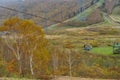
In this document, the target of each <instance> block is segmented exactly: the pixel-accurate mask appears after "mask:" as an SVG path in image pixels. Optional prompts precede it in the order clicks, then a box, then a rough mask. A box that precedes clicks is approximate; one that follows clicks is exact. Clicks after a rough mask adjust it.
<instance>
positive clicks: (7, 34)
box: [0, 17, 49, 77]
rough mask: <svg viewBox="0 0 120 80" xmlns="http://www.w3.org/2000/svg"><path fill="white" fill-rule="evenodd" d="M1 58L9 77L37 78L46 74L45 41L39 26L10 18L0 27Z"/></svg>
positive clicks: (46, 52)
mask: <svg viewBox="0 0 120 80" xmlns="http://www.w3.org/2000/svg"><path fill="white" fill-rule="evenodd" d="M0 31H1V34H2V35H1V41H0V42H1V46H0V47H1V48H0V50H1V56H2V58H4V59H3V60H4V62H5V65H6V71H7V74H8V76H9V75H11V74H12V75H19V76H21V77H24V76H32V77H37V76H39V75H40V73H42V74H47V73H48V72H49V71H48V69H47V68H48V67H47V65H48V61H49V54H48V51H47V50H46V47H47V40H46V39H45V38H44V33H43V31H42V29H41V27H40V26H38V25H35V24H34V23H33V22H32V21H30V20H21V19H19V18H16V17H14V18H11V19H8V20H6V21H5V22H4V23H3V25H2V26H1V27H0Z"/></svg>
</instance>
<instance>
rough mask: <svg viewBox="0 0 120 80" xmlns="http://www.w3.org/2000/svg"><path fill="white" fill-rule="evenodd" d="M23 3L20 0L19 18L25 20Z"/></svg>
mask: <svg viewBox="0 0 120 80" xmlns="http://www.w3.org/2000/svg"><path fill="white" fill-rule="evenodd" d="M23 1H24V0H18V11H19V12H18V17H19V18H21V19H24V16H23V13H21V12H23V5H22V3H23Z"/></svg>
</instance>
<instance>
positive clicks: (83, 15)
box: [66, 0, 104, 22]
mask: <svg viewBox="0 0 120 80" xmlns="http://www.w3.org/2000/svg"><path fill="white" fill-rule="evenodd" d="M103 2H104V0H100V1H99V2H98V3H96V4H94V5H93V6H91V7H90V8H88V9H86V10H85V11H84V12H82V13H80V14H79V15H77V16H75V17H73V18H71V19H69V20H67V21H74V20H75V21H77V20H80V19H81V18H84V17H86V16H88V15H89V14H90V13H91V12H92V11H94V10H95V9H96V8H98V7H100V6H101V5H102V3H103ZM67 21H66V22H67Z"/></svg>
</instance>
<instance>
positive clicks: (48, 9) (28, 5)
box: [0, 0, 91, 25]
mask: <svg viewBox="0 0 120 80" xmlns="http://www.w3.org/2000/svg"><path fill="white" fill-rule="evenodd" d="M90 1H91V0H84V4H86V3H89V2H90ZM3 3H4V4H2V5H3V6H7V7H10V8H13V9H18V8H17V7H18V2H17V0H12V2H10V0H8V1H4V0H3ZM5 3H6V4H5ZM7 3H9V4H7ZM22 5H23V11H24V12H27V13H31V14H34V15H38V16H40V17H45V18H48V19H51V18H52V20H57V21H64V20H66V19H68V18H69V17H70V15H71V14H73V13H74V12H76V11H78V9H79V3H78V0H59V1H58V0H25V1H24V2H23V3H22ZM0 12H1V13H0V20H3V19H5V18H9V17H11V16H15V15H17V13H16V12H13V11H9V10H5V9H1V8H0ZM24 17H25V18H27V19H32V20H33V21H35V22H36V23H37V24H41V25H43V24H44V22H45V20H44V19H41V18H39V17H32V16H30V15H25V14H24ZM71 17H72V16H71ZM53 23H54V22H51V21H47V24H46V25H50V24H53Z"/></svg>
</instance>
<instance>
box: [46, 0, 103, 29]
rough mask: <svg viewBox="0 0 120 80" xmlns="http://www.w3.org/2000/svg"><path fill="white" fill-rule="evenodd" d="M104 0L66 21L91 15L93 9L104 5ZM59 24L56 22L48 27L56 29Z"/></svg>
mask: <svg viewBox="0 0 120 80" xmlns="http://www.w3.org/2000/svg"><path fill="white" fill-rule="evenodd" d="M103 1H104V0H100V1H99V2H98V3H96V4H94V5H93V6H91V7H89V8H88V9H86V10H85V11H84V12H82V13H80V14H78V15H77V16H75V17H73V18H70V19H68V20H66V21H65V22H68V21H77V20H80V19H81V16H82V17H86V16H87V15H89V14H90V13H91V12H92V11H94V10H95V9H96V8H98V7H100V6H101V5H102V3H103ZM57 25H59V24H54V25H52V26H50V27H48V29H50V30H52V29H55V28H56V26H57Z"/></svg>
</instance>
